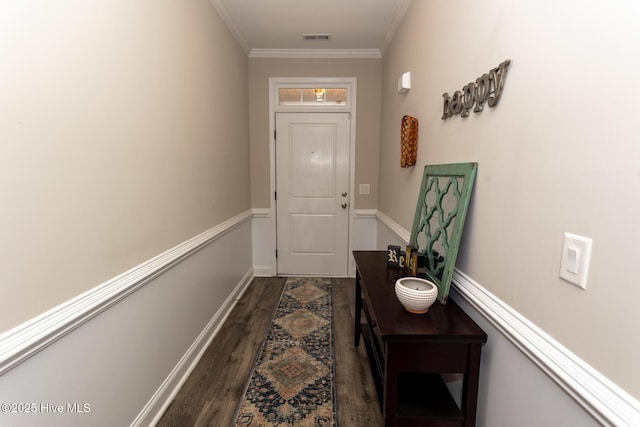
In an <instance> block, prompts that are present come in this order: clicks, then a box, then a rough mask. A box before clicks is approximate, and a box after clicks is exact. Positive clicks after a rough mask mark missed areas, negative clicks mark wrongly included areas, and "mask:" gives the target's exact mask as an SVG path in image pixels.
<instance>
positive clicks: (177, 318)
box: [0, 211, 253, 427]
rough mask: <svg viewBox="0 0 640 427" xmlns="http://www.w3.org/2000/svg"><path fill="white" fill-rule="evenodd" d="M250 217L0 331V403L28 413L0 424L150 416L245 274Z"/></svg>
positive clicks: (0, 419)
mask: <svg viewBox="0 0 640 427" xmlns="http://www.w3.org/2000/svg"><path fill="white" fill-rule="evenodd" d="M250 217H251V212H250V211H247V212H244V213H242V214H240V215H238V216H236V217H235V218H232V219H230V220H229V221H227V222H225V223H223V224H220V225H219V226H216V227H214V228H212V229H210V230H208V231H206V232H205V233H202V234H201V235H199V236H196V237H194V238H193V239H190V240H189V241H187V242H185V243H183V244H181V245H179V246H176V247H175V248H173V249H171V250H170V251H167V252H166V253H164V254H161V255H159V256H158V257H156V258H154V259H153V260H150V261H149V262H146V263H144V264H142V265H140V266H138V267H136V268H134V269H132V270H130V271H128V272H126V273H123V274H122V275H121V276H119V277H117V278H114V279H113V280H111V281H109V282H106V283H105V284H103V285H101V286H98V287H96V288H95V289H93V290H91V291H89V292H87V293H85V294H83V295H81V296H79V297H77V298H75V299H74V300H72V301H69V302H68V303H66V304H63V305H61V306H59V307H57V308H55V309H53V310H51V311H50V312H47V313H44V314H43V315H42V316H39V317H38V318H36V319H34V320H33V321H30V322H27V323H25V324H24V325H21V326H19V327H18V328H15V329H13V330H11V331H8V332H7V333H5V334H3V335H2V336H0V349H2V352H0V355H1V356H2V359H0V366H3V367H4V371H3V374H2V375H1V376H0V403H9V404H10V403H16V404H19V403H23V404H24V403H27V404H29V405H32V406H31V409H33V410H34V411H33V412H35V413H30V414H25V413H11V412H6V411H5V412H0V425H11V426H42V425H64V426H86V425H91V426H105V427H106V426H125V425H132V424H133V425H153V424H154V422H155V420H156V419H158V418H159V417H160V415H161V414H162V412H163V411H164V409H165V407H166V406H167V405H168V404H169V403H170V402H171V400H172V398H173V396H174V394H175V393H176V392H177V390H178V388H179V387H180V385H181V384H182V383H183V381H184V380H185V379H186V377H187V376H188V374H189V372H190V371H191V369H192V368H193V367H194V366H195V363H196V362H197V360H198V358H199V357H200V355H201V354H202V352H203V351H204V350H205V349H206V347H207V345H208V343H209V342H210V340H211V339H212V338H213V336H214V335H215V333H216V331H217V330H218V328H219V327H220V325H221V324H222V322H223V321H224V319H225V318H226V316H227V314H228V313H229V311H230V310H231V308H232V307H233V305H234V304H235V302H236V301H237V299H238V298H239V296H240V295H241V293H242V292H243V291H244V289H245V288H246V286H247V285H248V284H249V283H250V281H251V279H252V277H253V271H252V267H251V265H252V262H251V222H250V221H249V219H250ZM12 348H13V349H12ZM60 408H62V409H61V410H60V411H58V409H60Z"/></svg>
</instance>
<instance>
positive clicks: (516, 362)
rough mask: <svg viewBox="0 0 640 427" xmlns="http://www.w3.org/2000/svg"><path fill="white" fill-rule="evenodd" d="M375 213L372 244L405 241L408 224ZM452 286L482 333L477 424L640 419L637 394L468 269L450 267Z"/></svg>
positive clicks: (523, 426)
mask: <svg viewBox="0 0 640 427" xmlns="http://www.w3.org/2000/svg"><path fill="white" fill-rule="evenodd" d="M376 216H377V218H378V220H379V228H378V249H386V247H387V245H388V244H398V245H406V244H407V243H408V241H409V239H410V232H408V231H406V230H405V229H404V228H403V227H401V226H400V225H399V224H397V223H396V222H395V221H393V220H392V219H391V218H389V217H388V216H387V215H385V214H383V213H382V212H378V213H377V215H376ZM451 289H452V291H451V294H450V297H451V298H452V299H453V300H454V301H455V302H456V303H458V304H459V305H460V306H461V307H462V309H463V310H464V311H465V312H467V314H469V316H470V317H471V318H473V319H474V320H475V321H476V323H478V325H480V327H481V328H482V329H484V331H485V332H486V333H487V335H488V341H487V344H486V345H485V346H484V347H483V350H482V361H481V366H480V390H479V398H478V417H477V425H478V426H479V427H483V426H484V427H494V426H516V425H517V426H519V427H539V426H581V427H588V426H598V425H605V426H629V427H631V426H639V425H640V404H639V403H638V401H637V400H635V399H634V398H633V397H631V396H630V395H629V394H627V393H626V392H625V391H624V390H622V389H620V388H619V387H618V386H617V385H615V384H613V383H612V382H611V381H609V380H608V379H607V378H605V377H604V376H603V375H601V374H600V373H598V372H597V371H596V370H595V369H593V368H592V367H591V366H590V365H588V364H587V363H585V362H584V361H583V360H581V359H580V358H578V357H577V356H576V355H575V354H573V353H571V352H570V351H569V350H568V349H566V348H565V347H564V346H562V345H561V344H560V343H559V342H557V341H555V340H554V339H553V338H552V337H551V336H549V335H548V334H546V333H545V332H544V331H542V330H540V329H539V328H538V327H536V326H535V325H534V324H532V323H531V322H529V321H528V320H527V319H526V318H524V317H523V316H522V315H520V314H519V313H518V312H516V311H515V310H513V309H512V308H511V307H509V306H508V305H507V304H506V303H504V302H503V301H501V300H500V299H498V298H497V297H495V296H494V295H492V294H491V293H490V292H488V291H487V290H486V289H485V288H484V287H482V286H481V285H480V284H478V283H476V282H475V281H474V280H473V279H471V278H470V277H469V276H467V275H465V274H464V273H463V272H461V271H459V270H457V269H456V270H455V272H454V276H453V281H452V287H451ZM453 387H454V388H455V387H458V385H454V386H453Z"/></svg>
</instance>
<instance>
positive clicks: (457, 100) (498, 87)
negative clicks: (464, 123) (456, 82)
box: [442, 59, 511, 120]
mask: <svg viewBox="0 0 640 427" xmlns="http://www.w3.org/2000/svg"><path fill="white" fill-rule="evenodd" d="M509 64H511V60H510V59H507V60H506V61H504V62H503V63H501V64H500V65H498V66H497V67H496V68H494V69H493V70H491V71H489V72H488V73H485V74H483V75H482V76H480V77H478V78H477V79H476V81H475V83H474V82H469V83H468V84H467V85H465V86H464V87H463V88H462V91H459V90H457V91H455V92H454V93H453V96H449V94H448V93H443V94H442V97H443V98H444V105H443V110H442V120H445V119H448V118H449V117H451V116H455V115H456V114H460V116H461V117H468V116H469V110H471V107H473V105H474V104H475V107H474V108H473V112H474V113H479V112H480V111H482V110H483V109H484V103H485V102H486V103H487V104H488V105H489V107H495V106H496V105H497V104H498V101H499V100H500V95H502V88H503V87H504V79H505V77H506V76H507V68H508V67H509Z"/></svg>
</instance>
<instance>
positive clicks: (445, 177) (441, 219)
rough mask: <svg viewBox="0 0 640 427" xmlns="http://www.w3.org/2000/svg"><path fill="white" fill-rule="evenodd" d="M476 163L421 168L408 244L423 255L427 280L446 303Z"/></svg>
mask: <svg viewBox="0 0 640 427" xmlns="http://www.w3.org/2000/svg"><path fill="white" fill-rule="evenodd" d="M477 169H478V164H477V163H454V164H446V165H428V166H425V168H424V174H423V176H422V184H421V186H420V193H419V194H418V205H417V207H416V215H415V217H414V219H413V227H412V229H411V240H410V241H409V244H410V245H411V246H414V247H416V248H417V250H418V252H419V253H421V254H424V255H425V258H426V275H427V279H428V280H431V281H432V282H434V283H435V284H436V285H438V300H439V301H440V302H441V303H443V304H444V303H446V301H447V298H448V297H449V288H450V286H451V277H452V276H453V269H454V268H455V265H456V258H457V256H458V249H459V247H460V239H461V237H462V230H463V229H464V222H465V218H466V216H467V208H468V207H469V199H470V198H471V192H472V189H473V182H474V181H475V177H476V170H477Z"/></svg>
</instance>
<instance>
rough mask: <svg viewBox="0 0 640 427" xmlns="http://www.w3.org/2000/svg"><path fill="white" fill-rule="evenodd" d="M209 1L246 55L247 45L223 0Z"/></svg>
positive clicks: (247, 51) (247, 52)
mask: <svg viewBox="0 0 640 427" xmlns="http://www.w3.org/2000/svg"><path fill="white" fill-rule="evenodd" d="M210 1H211V4H212V5H213V7H214V8H215V9H216V11H217V12H218V15H219V16H220V19H222V21H223V22H224V23H225V25H226V26H227V28H228V29H229V31H230V32H231V35H233V38H234V39H236V41H237V42H238V44H239V45H240V47H241V48H242V50H243V51H244V53H246V54H247V55H248V54H249V51H250V49H249V45H248V44H247V41H246V40H245V39H244V37H243V36H242V33H241V32H240V30H239V29H238V26H237V25H236V23H235V21H234V20H233V19H232V18H231V15H229V13H228V12H227V8H226V7H225V5H224V0H210Z"/></svg>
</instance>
